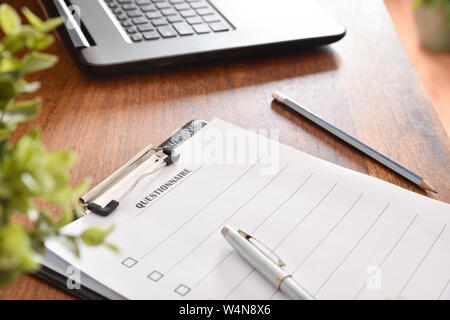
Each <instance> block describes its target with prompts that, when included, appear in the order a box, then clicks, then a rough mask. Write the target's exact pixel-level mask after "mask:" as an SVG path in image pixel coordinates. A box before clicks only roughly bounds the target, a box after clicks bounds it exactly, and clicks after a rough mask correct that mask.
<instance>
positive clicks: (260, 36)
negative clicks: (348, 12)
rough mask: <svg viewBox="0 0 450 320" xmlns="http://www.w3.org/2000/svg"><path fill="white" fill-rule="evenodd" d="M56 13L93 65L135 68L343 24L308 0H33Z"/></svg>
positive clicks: (282, 44) (277, 41)
mask: <svg viewBox="0 0 450 320" xmlns="http://www.w3.org/2000/svg"><path fill="white" fill-rule="evenodd" d="M41 3H43V4H44V6H45V8H46V9H48V13H49V14H50V15H55V14H58V15H60V16H62V17H63V18H64V20H65V21H66V23H65V24H64V29H65V31H66V32H64V34H65V35H67V36H68V37H67V40H68V41H69V43H70V46H72V47H73V49H74V50H75V53H76V57H77V60H78V61H79V62H81V65H82V66H83V67H84V69H87V70H88V71H92V72H95V73H101V72H124V71H132V70H143V69H149V68H154V67H159V66H167V65H172V64H180V63H183V64H184V63H188V62H194V61H202V60H208V59H216V58H222V57H230V56H236V55H242V54H253V53H261V52H264V51H268V50H274V51H282V50H286V49H289V48H307V47H315V46H321V45H326V44H329V43H332V42H335V41H338V40H339V39H341V38H342V37H344V35H345V28H344V27H343V26H342V25H340V24H339V23H337V22H336V21H334V19H333V18H332V17H330V16H329V15H328V14H326V13H325V12H324V11H323V10H321V9H320V8H318V7H317V6H316V4H315V3H314V2H313V1H310V0H41Z"/></svg>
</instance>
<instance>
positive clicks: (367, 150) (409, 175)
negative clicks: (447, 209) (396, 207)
mask: <svg viewBox="0 0 450 320" xmlns="http://www.w3.org/2000/svg"><path fill="white" fill-rule="evenodd" d="M272 96H273V98H274V99H275V100H277V101H278V102H281V103H283V104H284V105H286V106H288V107H289V108H291V109H292V110H294V111H296V112H298V113H300V114H301V115H302V116H304V117H305V118H306V119H308V120H310V121H312V122H314V123H315V124H316V125H318V126H319V127H321V128H322V129H324V130H326V131H328V132H329V133H331V134H333V135H334V136H336V137H338V138H339V139H341V140H343V141H344V142H346V143H348V144H349V145H351V146H352V147H354V148H356V149H358V150H359V151H361V152H362V153H364V154H366V155H367V156H369V157H371V158H372V159H374V160H376V161H378V162H379V163H381V164H383V165H384V166H386V167H388V168H389V169H391V170H393V171H395V172H397V173H398V174H399V175H401V176H403V177H404V178H406V179H407V180H409V181H411V182H412V183H414V184H415V185H417V186H418V187H419V188H421V189H423V190H428V191H431V192H434V193H437V191H436V190H435V189H434V188H433V187H432V186H431V185H430V184H429V183H428V182H427V181H426V180H425V179H424V178H422V177H420V176H418V175H417V174H415V173H413V172H411V171H409V170H408V169H406V168H404V167H403V166H401V165H399V164H398V163H396V162H394V161H392V160H391V159H389V158H388V157H386V156H384V155H382V154H381V153H379V152H378V151H376V150H374V149H372V148H371V147H369V146H368V145H366V144H364V143H362V142H361V141H359V140H357V139H355V138H353V137H352V136H350V135H349V134H347V133H345V132H344V131H342V130H340V129H338V128H336V127H335V126H333V125H332V124H330V123H328V122H326V121H325V120H323V119H322V118H320V117H319V116H318V115H316V114H314V113H313V112H312V111H310V110H308V109H307V108H305V107H303V106H301V105H300V104H298V103H297V102H295V101H294V100H292V99H290V98H288V97H286V96H285V95H284V94H282V93H280V92H278V91H274V92H273V93H272Z"/></svg>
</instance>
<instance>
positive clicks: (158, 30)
mask: <svg viewBox="0 0 450 320" xmlns="http://www.w3.org/2000/svg"><path fill="white" fill-rule="evenodd" d="M103 1H105V3H106V4H107V5H108V7H109V8H110V9H111V11H112V13H113V14H114V15H115V17H116V18H117V20H118V21H119V22H120V24H121V25H122V27H123V29H124V30H125V32H126V33H127V34H128V36H129V37H130V39H131V40H132V41H133V42H142V41H153V40H158V39H169V38H175V37H187V36H194V35H203V34H209V33H216V32H227V31H230V30H231V26H230V25H229V24H228V23H227V22H226V21H225V20H224V19H223V18H222V16H221V15H220V14H219V13H218V12H217V10H216V9H215V8H214V7H213V6H211V5H210V4H209V2H208V1H206V0H103Z"/></svg>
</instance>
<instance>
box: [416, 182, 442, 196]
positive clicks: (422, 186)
mask: <svg viewBox="0 0 450 320" xmlns="http://www.w3.org/2000/svg"><path fill="white" fill-rule="evenodd" d="M419 186H420V187H421V188H422V189H424V190H428V191H430V192H433V193H436V194H438V193H439V192H437V191H436V189H435V188H433V187H432V186H431V184H429V183H428V182H427V181H426V180H425V179H424V180H422V182H421V183H420V185H419Z"/></svg>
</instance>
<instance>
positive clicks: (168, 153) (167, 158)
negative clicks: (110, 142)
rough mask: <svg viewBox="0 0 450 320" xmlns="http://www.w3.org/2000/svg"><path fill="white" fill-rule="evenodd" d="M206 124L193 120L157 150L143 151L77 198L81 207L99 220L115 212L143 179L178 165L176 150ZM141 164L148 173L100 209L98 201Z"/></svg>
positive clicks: (148, 149)
mask: <svg viewBox="0 0 450 320" xmlns="http://www.w3.org/2000/svg"><path fill="white" fill-rule="evenodd" d="M206 124H207V122H206V121H203V120H192V121H190V122H188V123H187V124H186V125H185V126H184V127H183V128H181V129H180V130H178V131H177V132H176V133H175V134H174V135H173V136H172V137H170V138H169V139H168V140H166V141H165V142H164V143H162V144H161V145H160V146H159V147H154V146H153V145H149V146H147V147H145V148H144V149H143V150H141V151H140V152H139V153H138V154H136V155H135V156H134V157H133V158H131V159H130V160H129V161H128V162H127V163H125V164H124V165H122V166H121V167H120V168H119V169H117V170H116V171H115V172H114V173H113V174H111V175H110V176H109V177H107V178H106V179H105V180H103V181H102V182H100V183H99V184H98V185H97V186H95V187H94V188H92V189H91V190H90V191H88V192H87V193H86V194H84V195H83V196H82V197H81V198H80V201H81V203H82V205H83V206H84V207H85V208H86V209H87V210H88V211H90V212H93V213H95V214H98V215H100V216H103V217H106V216H108V215H110V214H111V213H112V212H113V211H114V210H115V209H117V207H118V206H119V203H120V201H122V200H123V199H124V198H126V197H127V196H128V195H129V194H130V193H131V192H132V191H133V190H134V188H135V187H136V186H137V185H138V184H139V182H141V181H142V180H143V179H144V178H146V177H148V176H150V175H152V174H154V173H155V172H157V171H158V170H160V169H161V168H163V167H165V166H169V165H171V164H173V163H175V162H177V161H178V159H179V158H180V155H179V154H178V153H177V152H176V151H175V149H176V148H177V147H178V146H180V145H181V144H182V143H184V142H185V141H187V140H188V139H190V138H191V137H192V136H193V135H194V134H196V133H197V132H198V131H200V130H201V129H202V128H203V127H204V126H206ZM144 162H149V163H151V164H152V165H151V166H150V168H148V171H146V172H144V173H142V174H140V175H139V176H137V177H136V178H134V180H133V183H132V184H131V186H130V187H128V189H126V190H125V191H124V192H123V193H122V194H121V195H120V196H119V197H117V198H116V199H112V200H110V201H109V202H108V204H106V205H105V206H101V205H99V204H97V203H96V201H97V200H98V198H99V197H101V196H103V195H105V194H106V193H107V192H108V191H110V190H111V189H112V188H113V187H115V186H117V185H119V184H120V183H121V182H122V181H123V179H124V178H125V177H127V176H128V175H130V174H133V172H134V171H135V170H136V169H137V168H139V167H140V166H141V165H142V164H143V163H144Z"/></svg>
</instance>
